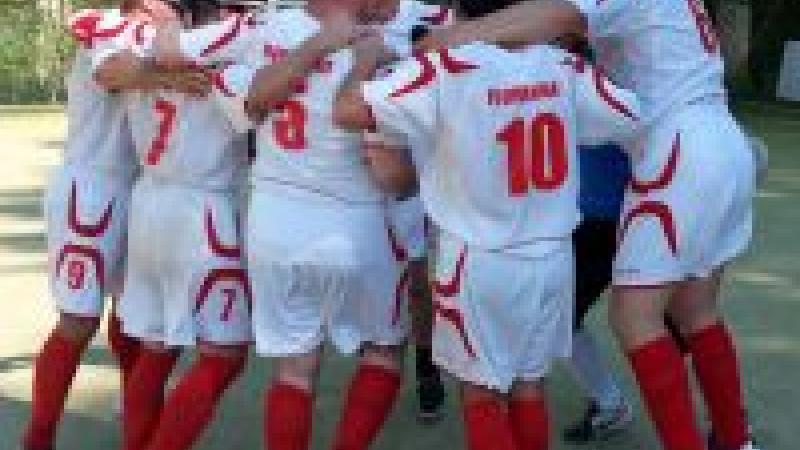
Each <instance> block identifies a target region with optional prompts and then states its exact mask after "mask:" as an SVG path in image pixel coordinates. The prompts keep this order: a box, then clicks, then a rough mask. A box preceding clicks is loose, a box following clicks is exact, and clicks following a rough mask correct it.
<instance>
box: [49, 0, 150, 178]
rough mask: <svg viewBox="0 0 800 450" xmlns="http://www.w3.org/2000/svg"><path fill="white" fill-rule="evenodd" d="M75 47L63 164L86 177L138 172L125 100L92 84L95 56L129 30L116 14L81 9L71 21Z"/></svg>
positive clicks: (130, 175) (114, 11) (107, 11)
mask: <svg viewBox="0 0 800 450" xmlns="http://www.w3.org/2000/svg"><path fill="white" fill-rule="evenodd" d="M69 31H70V33H71V34H72V36H73V37H74V38H75V40H76V42H77V43H78V46H77V50H76V54H75V60H74V62H73V64H72V69H71V71H70V73H69V76H68V77H67V97H68V101H67V140H66V148H65V153H64V163H65V164H66V165H68V166H73V167H80V168H85V169H86V171H87V172H88V173H106V174H112V175H114V176H115V177H119V178H121V179H128V178H132V177H133V174H134V173H135V170H136V159H135V157H134V153H133V143H132V140H131V134H130V130H129V129H128V122H127V119H126V114H125V103H124V100H123V97H122V96H120V95H118V94H114V93H110V92H108V91H106V90H105V89H103V88H101V87H100V86H99V85H98V84H97V83H96V82H95V80H94V72H95V69H96V59H97V56H98V55H99V54H101V53H103V52H105V51H107V50H108V48H109V47H113V46H115V45H116V42H117V41H118V40H119V39H124V38H125V36H127V35H130V33H131V32H132V26H131V22H130V21H129V20H127V19H126V18H125V17H123V16H122V14H121V13H120V11H119V10H116V9H111V10H102V11H101V10H84V11H81V12H79V13H77V14H76V15H75V16H73V17H72V18H71V19H70V22H69Z"/></svg>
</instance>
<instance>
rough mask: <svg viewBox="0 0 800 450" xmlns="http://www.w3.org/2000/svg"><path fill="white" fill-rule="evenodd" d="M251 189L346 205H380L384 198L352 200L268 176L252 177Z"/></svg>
mask: <svg viewBox="0 0 800 450" xmlns="http://www.w3.org/2000/svg"><path fill="white" fill-rule="evenodd" d="M252 189H253V191H254V192H264V193H272V194H276V195H281V196H286V195H289V196H292V197H296V198H299V199H301V200H305V201H309V202H317V203H320V204H332V205H340V206H342V205H343V206H347V207H356V208H358V207H382V206H383V204H384V198H383V197H380V198H376V199H374V200H368V199H365V200H354V199H349V198H346V197H343V196H341V195H338V194H336V193H332V192H328V191H325V190H323V189H318V188H314V187H310V186H304V185H300V184H296V183H293V182H291V181H286V180H281V179H278V178H269V177H253V183H252Z"/></svg>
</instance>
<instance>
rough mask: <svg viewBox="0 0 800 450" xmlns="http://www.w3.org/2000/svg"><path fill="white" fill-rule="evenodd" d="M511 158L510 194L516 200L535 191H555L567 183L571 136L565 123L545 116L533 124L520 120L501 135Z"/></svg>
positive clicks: (511, 124) (551, 116)
mask: <svg viewBox="0 0 800 450" xmlns="http://www.w3.org/2000/svg"><path fill="white" fill-rule="evenodd" d="M497 140H498V141H499V142H501V143H504V144H505V147H506V152H507V154H508V190H509V194H510V195H511V196H512V197H518V196H523V195H526V194H528V192H529V191H530V189H531V188H533V189H537V190H540V191H553V190H556V189H558V188H560V187H561V186H562V185H563V184H564V182H565V181H566V179H567V175H568V162H567V136H566V130H565V129H564V122H563V121H562V120H561V118H559V117H558V116H557V115H555V114H550V113H543V114H539V115H537V116H536V117H535V118H533V119H532V120H527V119H523V118H521V117H517V118H515V119H513V120H512V121H511V122H510V123H509V124H508V125H506V126H505V128H503V129H502V130H501V131H500V132H498V133H497Z"/></svg>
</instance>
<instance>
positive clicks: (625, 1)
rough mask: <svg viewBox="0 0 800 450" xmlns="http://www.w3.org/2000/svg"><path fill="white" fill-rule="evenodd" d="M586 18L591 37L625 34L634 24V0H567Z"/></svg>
mask: <svg viewBox="0 0 800 450" xmlns="http://www.w3.org/2000/svg"><path fill="white" fill-rule="evenodd" d="M567 1H569V2H570V3H572V4H573V5H574V6H575V7H576V8H578V10H579V11H580V12H581V13H582V14H583V16H584V17H585V18H586V22H587V25H588V27H589V36H590V38H592V39H594V38H607V37H613V36H619V35H621V34H625V33H626V31H627V30H628V28H629V27H631V26H634V25H635V24H634V23H632V22H633V21H632V20H631V16H632V14H630V13H631V12H632V11H634V8H635V7H636V5H635V4H634V3H635V1H634V0H567Z"/></svg>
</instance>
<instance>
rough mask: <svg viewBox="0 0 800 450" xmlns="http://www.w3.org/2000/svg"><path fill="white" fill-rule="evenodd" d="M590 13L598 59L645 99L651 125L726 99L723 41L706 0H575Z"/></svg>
mask: <svg viewBox="0 0 800 450" xmlns="http://www.w3.org/2000/svg"><path fill="white" fill-rule="evenodd" d="M570 1H571V2H572V3H574V4H575V6H576V7H577V8H578V9H580V10H581V11H582V12H583V14H584V15H585V16H586V19H587V21H588V25H589V38H590V40H591V41H592V44H593V45H594V46H595V47H596V48H597V49H598V62H599V63H600V64H602V65H603V66H606V67H607V68H608V70H609V71H610V72H611V73H612V74H613V78H614V81H615V82H618V83H619V84H620V86H622V87H624V88H627V89H630V90H632V91H634V92H636V94H637V95H638V96H639V98H640V99H641V102H642V114H643V118H644V119H645V122H646V123H650V122H652V121H655V120H658V119H660V118H662V117H663V116H664V115H665V114H667V113H669V112H670V111H673V110H675V109H676V108H681V107H683V106H685V105H687V104H691V103H693V102H697V101H699V100H702V99H709V98H713V97H719V99H724V98H725V95H726V93H725V88H724V84H723V83H724V79H723V78H724V64H723V60H722V57H721V55H720V50H719V40H718V38H717V35H716V34H715V32H714V29H713V26H712V23H711V19H710V16H709V15H708V13H707V12H706V9H705V8H704V6H703V2H702V0H570Z"/></svg>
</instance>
